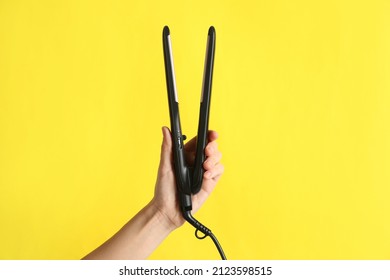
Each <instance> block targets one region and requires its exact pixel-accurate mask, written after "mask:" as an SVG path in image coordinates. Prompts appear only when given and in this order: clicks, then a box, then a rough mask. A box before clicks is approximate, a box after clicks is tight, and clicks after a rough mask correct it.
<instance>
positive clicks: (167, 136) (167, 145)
mask: <svg viewBox="0 0 390 280" xmlns="http://www.w3.org/2000/svg"><path fill="white" fill-rule="evenodd" d="M162 133H163V142H162V145H161V156H160V167H159V170H160V172H161V173H162V174H165V173H167V172H171V171H172V170H173V161H172V136H171V132H170V131H169V128H168V127H166V126H163V127H162Z"/></svg>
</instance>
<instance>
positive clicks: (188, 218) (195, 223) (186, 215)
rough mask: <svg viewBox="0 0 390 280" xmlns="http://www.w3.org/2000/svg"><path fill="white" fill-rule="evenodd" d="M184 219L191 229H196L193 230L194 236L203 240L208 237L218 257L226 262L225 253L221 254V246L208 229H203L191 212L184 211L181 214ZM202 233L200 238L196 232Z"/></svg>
mask: <svg viewBox="0 0 390 280" xmlns="http://www.w3.org/2000/svg"><path fill="white" fill-rule="evenodd" d="M183 216H184V219H185V220H186V221H187V222H189V223H190V224H191V225H192V226H193V227H195V228H196V230H195V236H196V238H198V239H205V238H206V237H207V236H210V238H211V240H213V242H214V244H215V247H217V249H218V252H219V255H220V256H221V259H222V260H226V256H225V253H224V252H223V249H222V246H221V244H219V242H218V239H217V237H215V235H214V234H213V233H212V232H211V230H210V229H208V228H207V227H205V226H204V225H203V224H201V223H200V222H199V221H198V220H197V219H195V218H194V217H193V216H192V215H191V211H184V212H183ZM199 231H200V232H201V233H203V234H204V235H203V236H200V235H199V234H198V232H199Z"/></svg>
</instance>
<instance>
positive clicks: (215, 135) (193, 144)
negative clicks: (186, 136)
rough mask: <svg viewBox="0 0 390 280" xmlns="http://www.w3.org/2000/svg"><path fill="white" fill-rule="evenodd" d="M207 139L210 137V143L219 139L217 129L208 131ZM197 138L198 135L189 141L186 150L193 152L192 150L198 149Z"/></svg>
mask: <svg viewBox="0 0 390 280" xmlns="http://www.w3.org/2000/svg"><path fill="white" fill-rule="evenodd" d="M207 139H208V142H209V143H210V142H213V141H215V140H217V139H218V133H217V132H216V131H214V130H209V131H208V133H207ZM196 140H197V137H194V138H192V139H191V140H190V141H188V142H187V143H186V144H185V145H184V150H186V151H187V152H189V153H191V152H193V153H194V152H195V150H196Z"/></svg>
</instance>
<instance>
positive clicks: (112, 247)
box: [83, 203, 175, 260]
mask: <svg viewBox="0 0 390 280" xmlns="http://www.w3.org/2000/svg"><path fill="white" fill-rule="evenodd" d="M174 228H175V227H174V226H173V225H172V224H171V223H170V222H169V221H168V220H167V219H166V217H164V216H163V214H161V213H160V212H159V211H157V210H156V208H155V207H154V206H153V204H152V203H149V204H148V205H146V206H145V207H144V208H143V209H142V210H141V211H140V212H139V213H138V214H137V215H136V216H134V217H133V218H132V219H131V220H130V221H129V222H128V223H127V224H126V225H124V226H123V227H122V228H121V229H120V230H119V231H118V232H117V233H116V234H115V235H114V236H112V237H111V238H110V239H109V240H107V241H106V242H105V243H104V244H102V245H101V246H100V247H98V248H97V249H96V250H94V251H93V252H91V253H90V254H88V255H87V256H85V257H84V258H83V259H90V260H92V259H106V260H107V259H146V258H147V257H148V256H149V255H150V254H151V253H152V252H153V251H154V250H155V249H156V248H157V246H158V245H159V244H160V243H161V242H162V241H163V240H164V239H165V238H166V237H167V236H168V235H169V234H170V233H171V232H172V231H173V230H174Z"/></svg>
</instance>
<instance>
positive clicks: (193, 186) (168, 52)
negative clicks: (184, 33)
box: [163, 26, 226, 260]
mask: <svg viewBox="0 0 390 280" xmlns="http://www.w3.org/2000/svg"><path fill="white" fill-rule="evenodd" d="M163 49H164V62H165V75H166V82H167V90H168V103H169V116H170V120H171V133H172V144H173V163H174V170H175V178H176V187H177V190H178V196H179V197H178V198H179V204H180V210H181V212H182V214H183V217H184V219H185V220H186V221H188V222H189V223H190V224H191V225H192V226H194V227H195V228H196V231H195V236H196V237H197V238H198V239H204V238H206V237H207V236H210V238H211V239H212V240H213V242H214V244H215V245H216V247H217V249H218V252H219V254H220V255H221V258H222V259H224V260H225V259H226V257H225V254H224V252H223V250H222V247H221V245H220V244H219V242H218V240H217V238H216V237H215V236H214V234H213V233H212V232H211V230H210V229H208V228H207V227H205V226H204V225H202V224H201V223H200V222H199V221H197V220H196V219H195V218H194V217H193V216H192V215H191V210H192V200H191V195H192V194H196V193H198V192H199V191H200V189H201V186H202V181H203V173H204V169H203V162H204V161H205V153H204V149H205V147H206V144H207V132H208V125H209V113H210V99H211V84H212V78H213V67H214V53H215V29H214V27H213V26H211V27H210V28H209V32H208V37H207V49H206V59H205V65H204V73H203V86H202V95H201V99H200V113H199V123H198V135H197V143H196V156H195V162H194V166H189V165H188V164H187V163H186V160H185V156H184V140H186V136H185V135H183V134H182V130H181V125H180V114H179V103H178V98H177V89H176V79H175V71H174V65H173V56H172V44H171V39H170V31H169V28H168V26H165V27H164V29H163ZM198 231H200V232H201V233H203V236H200V235H199V234H198Z"/></svg>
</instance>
